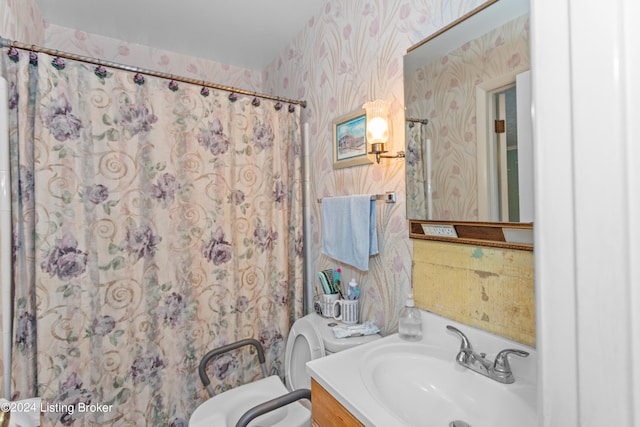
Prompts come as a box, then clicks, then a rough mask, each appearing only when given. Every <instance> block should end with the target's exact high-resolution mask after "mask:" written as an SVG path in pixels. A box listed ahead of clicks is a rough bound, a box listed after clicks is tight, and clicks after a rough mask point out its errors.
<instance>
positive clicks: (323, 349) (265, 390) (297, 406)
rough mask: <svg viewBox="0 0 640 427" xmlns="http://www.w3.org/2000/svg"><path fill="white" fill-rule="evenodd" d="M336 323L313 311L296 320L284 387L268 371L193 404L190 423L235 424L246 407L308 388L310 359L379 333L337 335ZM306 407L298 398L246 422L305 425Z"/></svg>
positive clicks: (289, 342)
mask: <svg viewBox="0 0 640 427" xmlns="http://www.w3.org/2000/svg"><path fill="white" fill-rule="evenodd" d="M338 323H339V322H338V321H336V320H333V319H328V318H325V317H322V316H320V315H319V314H316V313H311V314H308V315H306V316H304V317H302V318H300V319H298V320H296V322H295V323H294V324H293V326H292V327H291V330H290V331H289V336H288V338H287V346H286V349H285V382H286V387H285V385H284V384H283V383H282V381H281V380H280V378H279V377H278V376H276V375H271V376H269V377H267V378H263V379H260V380H258V381H254V382H252V383H249V384H245V385H242V386H238V387H236V388H234V389H231V390H229V391H226V392H224V393H221V394H219V395H216V396H214V397H212V398H211V399H209V400H207V401H206V402H204V403H203V404H201V405H200V406H198V408H196V410H195V411H194V412H193V415H192V416H191V418H190V419H189V427H204V426H208V427H227V426H235V424H236V421H237V420H238V419H239V418H240V417H241V416H242V414H243V413H244V412H245V411H246V410H247V409H248V408H251V407H253V406H255V405H258V404H260V403H263V402H265V401H267V400H270V399H272V398H273V397H274V396H280V395H283V394H285V393H287V392H289V391H291V390H297V389H301V388H307V389H310V388H311V377H310V375H309V374H308V373H307V370H306V366H305V365H306V363H307V362H309V361H310V360H314V359H317V358H319V357H323V356H326V355H329V354H332V353H336V352H339V351H343V350H346V349H349V348H352V347H355V346H358V345H361V344H365V343H368V342H371V341H374V340H377V339H379V338H381V337H380V335H367V336H362V337H352V338H348V339H347V338H340V339H339V338H336V337H335V335H334V334H333V331H332V329H331V328H332V327H333V326H335V325H337V324H338ZM309 410H310V405H309V403H308V402H307V401H306V400H300V401H298V402H293V403H291V404H289V405H286V406H284V407H282V408H279V409H276V410H274V411H271V412H269V413H267V414H264V415H261V416H260V417H257V418H256V419H255V420H253V421H252V422H251V423H250V424H249V426H250V427H253V426H256V427H258V426H273V427H308V426H310V425H311V419H310V412H309Z"/></svg>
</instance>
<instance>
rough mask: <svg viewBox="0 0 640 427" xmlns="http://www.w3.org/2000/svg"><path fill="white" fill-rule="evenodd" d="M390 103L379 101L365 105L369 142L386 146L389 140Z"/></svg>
mask: <svg viewBox="0 0 640 427" xmlns="http://www.w3.org/2000/svg"><path fill="white" fill-rule="evenodd" d="M389 106H390V105H389V101H386V100H384V99H378V100H376V101H370V102H367V103H366V104H364V105H363V106H362V107H363V108H364V109H365V111H366V113H367V141H368V142H369V144H372V145H373V144H384V143H385V142H387V141H388V140H389V121H388V116H389Z"/></svg>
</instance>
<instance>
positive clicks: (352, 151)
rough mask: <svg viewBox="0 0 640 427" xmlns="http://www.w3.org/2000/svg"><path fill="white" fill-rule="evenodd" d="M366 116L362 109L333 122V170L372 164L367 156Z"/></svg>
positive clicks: (370, 158) (371, 160) (370, 157)
mask: <svg viewBox="0 0 640 427" xmlns="http://www.w3.org/2000/svg"><path fill="white" fill-rule="evenodd" d="M366 125H367V115H366V113H365V111H364V110H363V109H360V110H356V111H353V112H351V113H349V114H345V115H344V116H340V117H338V118H336V119H335V120H334V121H333V168H334V169H340V168H346V167H350V166H358V165H367V164H371V163H373V159H372V156H370V155H368V154H367V135H366V131H367V127H366Z"/></svg>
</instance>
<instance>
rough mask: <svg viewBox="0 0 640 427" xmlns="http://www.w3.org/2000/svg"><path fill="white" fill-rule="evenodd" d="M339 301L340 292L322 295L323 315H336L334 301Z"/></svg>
mask: <svg viewBox="0 0 640 427" xmlns="http://www.w3.org/2000/svg"><path fill="white" fill-rule="evenodd" d="M336 301H338V294H323V295H321V297H320V306H321V307H322V315H323V316H324V317H334V315H335V311H334V310H335V307H334V305H333V304H334V303H335V302H336Z"/></svg>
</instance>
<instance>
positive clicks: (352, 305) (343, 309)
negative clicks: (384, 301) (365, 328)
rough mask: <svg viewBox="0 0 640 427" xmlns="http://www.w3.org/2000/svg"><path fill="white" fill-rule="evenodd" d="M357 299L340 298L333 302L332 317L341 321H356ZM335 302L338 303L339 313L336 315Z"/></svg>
mask: <svg viewBox="0 0 640 427" xmlns="http://www.w3.org/2000/svg"><path fill="white" fill-rule="evenodd" d="M358 303H359V300H357V299H355V300H348V299H340V300H337V301H335V302H334V303H333V318H334V319H336V320H340V321H342V323H358V315H359V313H358V312H359V311H360V310H359V306H358ZM336 304H338V305H340V314H339V315H337V316H336V314H335V313H336V308H335V307H336Z"/></svg>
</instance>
